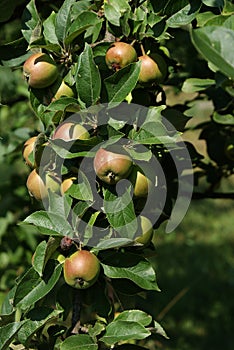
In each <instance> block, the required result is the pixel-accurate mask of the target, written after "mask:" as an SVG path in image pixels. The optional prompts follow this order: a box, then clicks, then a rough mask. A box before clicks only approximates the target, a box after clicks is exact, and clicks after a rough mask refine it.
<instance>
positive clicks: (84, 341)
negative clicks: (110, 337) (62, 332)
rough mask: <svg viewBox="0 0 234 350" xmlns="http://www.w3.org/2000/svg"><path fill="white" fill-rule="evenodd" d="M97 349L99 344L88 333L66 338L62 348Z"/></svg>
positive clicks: (72, 349)
mask: <svg viewBox="0 0 234 350" xmlns="http://www.w3.org/2000/svg"><path fill="white" fill-rule="evenodd" d="M77 349H81V350H97V349H98V344H96V343H95V342H94V340H93V339H92V338H91V337H90V336H89V335H88V334H77V335H72V336H70V337H68V338H67V339H65V340H64V342H63V343H62V344H61V347H60V350H77Z"/></svg>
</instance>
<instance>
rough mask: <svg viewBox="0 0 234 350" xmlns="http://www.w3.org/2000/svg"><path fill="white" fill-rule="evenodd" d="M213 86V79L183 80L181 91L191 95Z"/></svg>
mask: <svg viewBox="0 0 234 350" xmlns="http://www.w3.org/2000/svg"><path fill="white" fill-rule="evenodd" d="M214 84H215V80H214V79H198V78H188V79H186V80H185V82H184V83H183V86H182V91H183V92H186V93H192V92H197V91H202V90H206V89H208V88H209V87H210V86H212V85H214Z"/></svg>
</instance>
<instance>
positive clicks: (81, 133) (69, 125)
mask: <svg viewBox="0 0 234 350" xmlns="http://www.w3.org/2000/svg"><path fill="white" fill-rule="evenodd" d="M89 138H90V135H89V132H88V130H87V129H86V128H85V127H84V126H83V125H81V124H77V123H74V122H66V121H65V122H63V123H61V124H60V125H59V126H58V127H57V128H56V129H55V132H54V134H53V136H52V139H53V140H56V139H61V140H63V141H74V140H87V139H89Z"/></svg>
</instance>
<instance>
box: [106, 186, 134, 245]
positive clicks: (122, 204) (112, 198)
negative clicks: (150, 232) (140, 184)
mask: <svg viewBox="0 0 234 350" xmlns="http://www.w3.org/2000/svg"><path fill="white" fill-rule="evenodd" d="M124 182H127V184H125V183H124ZM119 186H120V187H119ZM126 186H128V188H126ZM117 188H119V190H121V193H122V192H123V194H122V195H121V194H118V193H113V192H111V191H109V190H108V189H107V190H106V191H105V193H104V212H105V214H106V217H107V219H108V221H109V223H110V224H111V226H112V227H113V228H114V230H116V231H117V232H118V233H119V234H120V236H121V238H127V239H133V237H134V235H135V233H136V230H137V220H136V215H135V210H134V205H133V201H132V193H131V192H132V186H131V185H130V186H129V181H128V180H122V181H121V182H119V184H117ZM125 188H126V190H125Z"/></svg>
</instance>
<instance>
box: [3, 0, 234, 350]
mask: <svg viewBox="0 0 234 350" xmlns="http://www.w3.org/2000/svg"><path fill="white" fill-rule="evenodd" d="M3 5H4V9H2V11H1V12H0V13H1V15H0V21H1V22H2V23H3V26H2V29H1V34H2V35H1V37H4V38H6V39H5V40H4V41H1V42H0V61H1V66H0V69H1V76H2V79H1V82H0V92H1V104H2V105H1V111H0V113H1V115H0V117H1V119H0V120H1V124H2V125H1V130H3V131H1V138H2V142H1V158H0V159H1V164H2V165H3V171H2V174H1V177H2V181H1V187H2V189H3V191H2V192H3V196H2V200H3V201H2V204H1V209H2V214H1V215H2V217H1V218H0V220H1V222H2V226H1V229H0V238H1V239H2V242H3V245H4V246H7V245H8V244H9V247H10V249H9V248H7V251H8V254H5V255H4V252H1V257H2V259H1V261H4V264H5V267H6V268H7V274H6V280H5V281H4V278H2V279H1V289H2V290H5V289H6V288H9V291H8V294H7V295H6V297H5V299H4V301H3V303H2V312H1V319H0V322H1V328H0V349H7V348H11V349H14V348H15V347H16V346H17V345H22V346H23V347H25V348H30V349H34V348H35V349H43V348H45V347H46V348H49V349H69V348H72V347H77V348H84V347H85V349H91V348H92V349H110V348H113V347H114V348H116V349H118V348H119V349H121V348H122V349H125V348H126V349H128V348H129V349H130V348H132V349H136V350H137V349H143V347H142V346H141V345H139V344H140V342H138V341H142V340H145V339H146V338H148V337H155V335H156V336H157V337H160V339H161V338H162V337H165V338H167V335H166V333H165V331H164V330H163V328H162V326H161V325H160V324H159V323H158V322H157V320H155V319H154V318H155V317H154V315H153V314H151V313H150V310H148V308H145V306H144V299H146V298H147V296H148V295H152V294H151V293H153V295H155V293H158V291H159V287H158V285H157V279H156V272H155V266H154V264H153V263H152V260H151V258H152V256H155V247H154V245H153V244H152V243H151V244H150V245H149V246H147V247H145V246H144V245H141V244H139V243H137V242H136V241H135V238H136V235H137V232H138V229H139V228H138V220H137V217H138V216H139V214H141V213H142V212H143V214H144V215H145V216H147V217H149V218H150V219H151V221H152V223H153V227H154V232H155V233H157V231H158V230H159V228H161V226H162V224H163V225H166V227H165V231H166V232H170V231H172V230H174V229H175V227H176V226H177V225H178V223H179V222H180V221H181V220H182V218H183V216H184V215H185V212H186V210H187V207H188V205H189V201H190V199H191V196H193V197H194V198H203V197H211V198H212V197H214V198H215V197H217V196H220V197H222V196H223V197H225V196H226V197H229V198H233V194H230V193H228V194H223V193H217V192H215V190H216V189H217V188H218V186H219V184H220V183H221V181H222V179H223V178H228V177H230V176H231V175H232V174H233V169H234V155H233V151H232V150H233V148H232V145H233V144H234V132H233V131H234V118H233V91H234V90H233V87H234V86H233V81H234V61H233V55H232V52H231V50H230V47H232V46H233V43H234V29H233V21H232V18H233V17H232V15H233V12H234V5H233V4H232V3H231V2H230V1H222V0H216V1H208V0H206V1H205V0H204V1H200V0H196V1H193V2H192V3H191V2H189V1H177V2H173V1H162V2H159V3H157V4H156V3H155V2H154V1H147V0H146V1H138V0H133V1H126V0H120V1H114V0H109V1H99V0H82V1H75V0H65V1H56V2H53V3H52V2H50V1H48V2H47V4H46V6H45V1H42V0H40V1H35V0H31V1H30V2H25V1H23V0H22V1H19V2H17V3H13V2H8V3H5V2H4V4H3ZM116 40H118V41H119V40H121V41H124V42H127V43H129V44H131V45H133V46H134V48H135V50H136V52H137V55H138V56H140V55H141V54H143V53H144V52H146V53H150V54H152V53H155V54H160V56H162V58H163V59H164V60H165V62H166V64H167V67H168V74H167V78H166V80H165V81H164V82H163V83H162V84H160V85H158V84H145V85H141V84H139V82H138V78H139V73H140V69H141V63H140V62H139V61H137V62H132V63H131V64H129V65H127V66H126V67H124V68H122V69H120V70H117V71H116V72H114V71H111V70H109V69H108V67H107V65H106V63H105V54H106V51H107V49H108V47H109V46H110V44H111V43H112V42H113V41H116ZM40 51H43V52H45V53H47V54H49V55H50V56H51V58H53V60H54V61H55V62H56V65H57V67H58V70H59V75H60V79H61V80H64V81H65V83H66V84H67V85H68V86H70V87H71V88H72V90H73V92H74V97H68V96H67V97H66V96H62V97H61V98H59V99H55V98H54V95H55V89H56V86H55V85H50V86H49V87H47V88H44V89H34V88H28V89H27V85H26V82H23V80H20V79H19V76H20V75H21V74H22V68H21V66H22V65H23V63H24V62H25V60H26V59H27V58H28V57H30V55H32V53H35V52H40ZM170 89H173V91H174V92H175V91H176V93H177V94H178V96H184V99H183V102H182V103H179V102H177V101H176V102H175V103H172V104H170V98H169V96H168V92H169V91H170ZM200 102H203V103H211V110H210V116H209V118H206V119H205V118H204V119H202V118H201V119H202V120H201V122H199V123H196V120H195V122H194V119H196V118H195V117H194V110H195V109H196V106H197V105H198V103H200ZM16 116H17V120H16ZM64 120H69V121H73V122H76V123H79V124H82V125H83V126H85V127H86V129H87V130H88V132H89V134H90V138H88V139H84V140H81V139H78V140H75V141H74V140H71V141H69V142H66V141H64V140H58V139H57V140H56V139H53V137H52V135H53V133H54V130H55V129H56V128H57V127H58V126H59V125H60V124H61V123H62V122H63V121H64ZM190 125H191V128H192V129H194V130H198V131H199V135H200V136H199V137H200V140H204V141H205V144H206V149H207V154H206V155H205V156H204V155H201V154H200V151H198V150H197V149H196V144H192V143H191V142H186V143H184V142H183V139H182V138H181V135H183V134H184V133H185V132H186V130H188V129H189V128H190ZM185 134H186V133H185ZM34 135H36V136H37V141H36V145H35V147H34V152H32V154H31V159H32V160H35V164H36V166H37V171H38V172H39V174H40V176H42V178H43V179H44V180H45V179H46V175H48V174H49V175H50V176H51V174H52V175H53V177H54V178H55V180H56V181H59V182H62V181H63V180H64V179H66V178H70V177H72V178H73V177H74V178H75V179H76V180H75V181H74V182H73V184H72V186H71V187H70V188H69V190H68V191H66V193H62V194H56V193H53V192H52V191H48V198H47V199H46V200H44V201H43V203H36V202H35V201H30V198H29V196H28V195H27V190H26V187H25V178H26V175H27V173H28V171H27V168H26V166H25V167H24V168H23V167H22V159H21V154H20V153H21V150H22V148H23V143H24V141H26V140H27V139H28V138H29V137H31V136H34ZM230 146H231V147H230ZM100 147H103V148H111V149H113V148H114V149H115V147H117V148H118V149H120V148H121V149H123V150H124V152H126V153H127V154H128V155H129V156H130V157H131V158H132V159H133V162H134V163H135V164H137V165H140V166H141V168H142V169H143V170H144V172H145V174H146V175H147V177H148V178H149V179H150V180H151V181H152V183H153V184H154V186H153V189H152V191H150V193H149V194H148V197H147V199H146V200H145V199H142V198H140V199H138V198H135V197H132V187H131V186H130V184H129V181H125V182H124V184H123V185H121V186H120V187H118V186H116V187H115V186H111V185H110V186H109V185H106V184H105V183H103V182H102V181H100V180H99V179H98V178H96V174H95V172H94V169H93V166H92V164H93V159H94V156H95V153H96V151H97V150H98V149H99V148H100ZM42 151H43V152H42ZM38 160H39V162H38ZM33 163H34V162H33ZM38 163H40V166H39V165H38ZM6 165H11V167H12V168H11V174H4V169H6ZM152 169H153V171H152ZM155 170H156V172H155ZM187 170H189V171H190V172H191V170H193V175H194V191H193V194H192V182H191V175H189V174H188V173H186V171H187ZM11 176H12V177H15V181H12V180H11ZM204 182H205V188H204V190H203V192H201V190H200V189H201V188H202V186H201V183H202V184H203V183H204ZM12 183H13V186H14V187H13V188H12ZM8 193H13V195H10V197H7V196H6V195H7V194H8ZM7 198H9V199H7ZM155 198H158V202H157V203H155V202H156V201H155ZM178 198H179V200H178ZM22 206H23V209H22ZM19 221H21V224H20V226H19V227H17V228H16V226H15V224H16V223H18V222H19ZM163 227H164V226H163ZM6 228H8V231H6ZM12 230H13V231H15V232H16V237H17V238H16V240H14V241H11V239H10V240H9V236H10V237H11V235H12V232H13V231H12ZM6 232H10V235H9V236H8V235H7V234H6ZM22 232H23V233H24V234H22ZM33 233H38V236H36V235H33ZM21 234H22V236H21ZM69 240H71V244H68V245H66V244H67V242H69ZM23 248H24V249H23ZM77 248H78V249H81V248H82V249H88V250H91V251H92V252H93V253H94V254H96V255H97V257H98V259H99V260H100V263H101V266H102V271H101V273H100V276H99V278H98V281H97V282H96V283H95V284H94V285H93V286H92V287H90V288H89V289H87V290H79V291H77V290H74V289H73V288H72V287H70V286H68V285H66V284H65V282H64V278H63V274H62V270H63V265H62V263H61V262H60V261H59V259H58V254H60V253H62V254H63V255H64V256H65V257H66V256H68V255H70V254H71V253H72V252H74V251H76V250H77ZM32 250H35V253H34V255H33V259H32V266H31V267H30V268H29V269H27V270H26V269H25V265H26V264H29V262H30V259H31V256H30V252H31V251H32ZM14 259H15V260H14ZM20 259H22V263H21V264H22V266H21V267H19V271H17V273H16V274H15V273H13V272H12V269H11V264H14V261H19V260H20ZM12 275H13V276H14V277H16V276H17V277H18V278H17V279H16V282H15V284H13V283H12V282H8V279H10V278H11V276H12ZM139 300H140V301H141V302H139ZM127 344H128V345H127ZM130 344H131V345H130ZM141 344H142V343H141ZM143 344H144V343H143Z"/></svg>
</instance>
